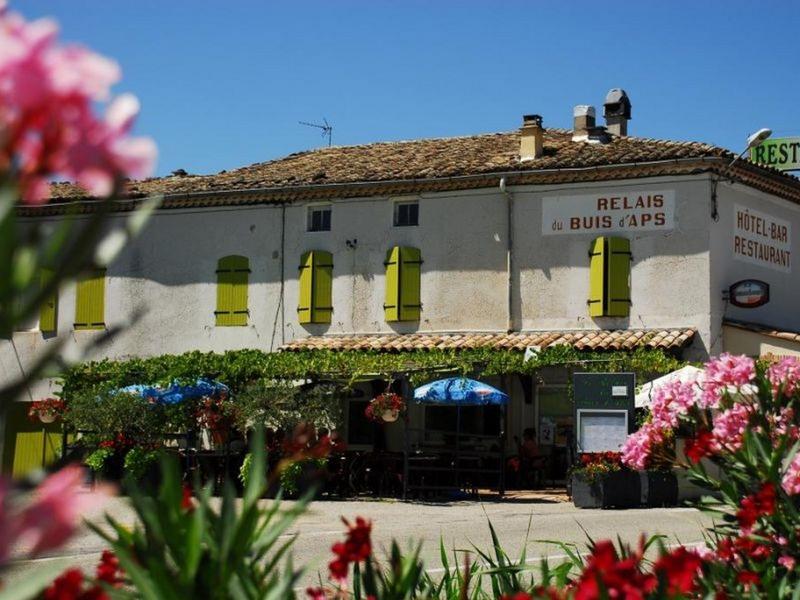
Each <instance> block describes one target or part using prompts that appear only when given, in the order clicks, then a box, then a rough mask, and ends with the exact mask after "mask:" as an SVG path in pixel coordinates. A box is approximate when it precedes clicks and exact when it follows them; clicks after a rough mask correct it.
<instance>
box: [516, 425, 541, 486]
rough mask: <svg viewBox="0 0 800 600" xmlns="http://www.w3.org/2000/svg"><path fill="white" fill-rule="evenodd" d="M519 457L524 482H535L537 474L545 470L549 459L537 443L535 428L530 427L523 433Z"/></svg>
mask: <svg viewBox="0 0 800 600" xmlns="http://www.w3.org/2000/svg"><path fill="white" fill-rule="evenodd" d="M519 457H520V462H521V465H520V467H521V471H522V473H521V475H522V480H523V481H527V480H533V479H535V478H536V474H537V473H542V472H543V471H544V470H545V466H546V464H547V457H546V456H543V455H542V453H541V450H540V449H539V444H537V443H536V430H535V429H534V428H533V427H528V428H527V429H525V431H523V432H522V443H521V444H519Z"/></svg>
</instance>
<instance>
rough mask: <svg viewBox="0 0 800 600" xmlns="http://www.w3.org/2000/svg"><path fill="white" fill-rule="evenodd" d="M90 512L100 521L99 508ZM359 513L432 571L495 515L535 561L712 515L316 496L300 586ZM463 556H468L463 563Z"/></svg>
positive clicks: (694, 528)
mask: <svg viewBox="0 0 800 600" xmlns="http://www.w3.org/2000/svg"><path fill="white" fill-rule="evenodd" d="M103 510H104V511H106V512H108V513H110V514H112V515H113V516H114V517H115V518H117V519H119V520H120V521H121V522H123V523H129V524H131V525H133V523H134V517H133V514H132V513H131V511H130V510H129V508H128V507H127V504H126V500H125V499H124V498H112V499H110V500H109V501H108V503H107V504H106V506H105V507H104V508H103ZM86 516H87V518H88V519H90V520H93V521H95V522H99V520H100V519H101V518H102V511H100V512H95V513H91V514H88V515H86ZM356 516H363V517H366V518H368V519H372V521H373V530H372V531H373V543H374V546H375V548H376V552H377V555H378V556H379V557H381V556H385V554H386V551H387V550H388V547H389V544H390V543H391V540H392V539H395V540H397V541H398V542H399V543H400V545H401V547H403V548H411V547H413V546H415V545H416V544H417V543H418V542H422V543H423V546H422V554H421V556H422V558H423V560H424V563H425V566H426V568H427V569H428V570H429V571H432V572H434V573H435V572H437V571H438V572H441V571H442V568H441V567H442V566H441V561H440V558H439V539H440V538H441V539H443V540H444V543H445V546H446V547H447V548H449V549H457V550H468V549H470V548H472V545H473V544H474V545H476V546H478V547H481V548H487V549H488V548H489V547H490V545H491V541H490V533H489V527H488V522H489V521H490V520H491V522H492V524H493V525H494V527H495V530H496V531H497V535H498V537H499V539H500V541H501V543H502V545H503V547H504V549H505V550H506V552H507V553H508V555H509V556H511V557H512V558H516V557H518V556H519V554H520V552H521V550H522V548H523V546H525V547H526V548H527V556H528V560H529V562H531V563H532V564H533V563H535V564H538V562H539V558H540V557H542V556H548V557H550V558H551V561H552V562H553V563H558V562H561V560H562V559H563V550H562V549H561V548H560V547H558V546H557V545H556V544H553V543H550V542H548V541H545V540H554V541H559V542H562V543H566V544H576V545H577V546H578V548H579V549H580V550H584V549H585V546H586V542H587V536H589V537H591V538H592V539H595V540H600V539H604V538H612V539H616V538H617V537H620V538H621V539H622V540H624V541H627V542H630V543H632V544H635V543H636V542H637V541H638V539H639V537H640V535H641V534H642V533H645V534H647V535H654V534H662V535H665V536H667V538H668V539H667V540H666V543H668V544H671V543H678V542H679V543H683V544H687V545H691V544H697V543H699V542H702V540H703V530H704V528H705V527H707V526H708V525H710V523H711V521H710V518H709V517H708V516H707V515H704V514H702V513H700V512H699V511H697V510H695V509H692V508H651V509H628V510H599V509H578V508H575V507H574V506H573V505H572V503H571V502H566V501H565V497H564V496H563V495H562V494H559V493H557V492H555V491H553V492H552V493H548V492H544V493H537V494H525V495H522V494H518V495H512V496H510V497H506V498H505V499H497V498H496V497H489V498H487V499H485V500H483V501H475V500H465V501H455V502H447V503H441V502H402V501H396V500H369V501H366V500H352V501H331V500H324V501H318V502H315V503H313V504H312V505H311V506H310V507H309V509H308V511H307V512H306V513H305V514H304V515H303V516H302V517H301V518H300V519H298V521H297V522H296V523H295V525H294V527H293V528H292V530H291V533H290V534H297V540H296V542H295V544H294V557H295V564H298V565H306V573H305V575H304V576H303V580H302V584H303V586H305V585H309V584H314V583H317V582H318V580H319V575H318V573H321V574H322V577H323V579H324V578H325V577H326V573H327V563H328V561H329V560H330V559H331V554H330V547H331V545H332V544H333V543H334V542H335V541H338V540H340V539H342V538H343V537H344V525H343V524H342V522H341V517H345V518H347V519H350V520H353V519H354V518H355V517H356ZM104 548H105V545H104V544H103V542H102V540H101V539H100V538H98V536H97V535H95V534H94V533H92V532H91V531H89V530H87V529H83V530H82V531H80V532H79V534H78V535H76V536H75V537H74V538H73V539H72V540H71V541H70V542H69V544H68V545H67V546H66V547H64V548H62V549H61V550H60V551H58V552H55V553H52V554H50V555H48V556H45V557H42V558H39V559H36V560H30V561H21V562H17V563H15V565H14V567H13V569H12V570H11V572H10V573H8V574H7V580H8V582H9V583H10V582H12V581H14V580H16V579H18V578H23V577H25V575H26V573H31V572H32V570H36V569H40V568H42V567H47V568H48V569H53V570H56V569H58V570H60V569H63V568H66V567H68V566H79V567H81V568H83V569H85V570H87V571H89V572H90V571H93V570H94V566H95V565H96V564H97V561H98V559H99V557H100V553H101V552H102V550H103V549H104ZM462 561H463V557H461V558H459V560H458V563H461V562H462ZM452 563H453V561H452V560H451V564H452Z"/></svg>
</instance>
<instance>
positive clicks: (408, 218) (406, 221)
mask: <svg viewBox="0 0 800 600" xmlns="http://www.w3.org/2000/svg"><path fill="white" fill-rule="evenodd" d="M416 225H419V202H417V201H416V200H413V201H411V202H395V204H394V226H395V227H413V226H416Z"/></svg>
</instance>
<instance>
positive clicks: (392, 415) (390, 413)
mask: <svg viewBox="0 0 800 600" xmlns="http://www.w3.org/2000/svg"><path fill="white" fill-rule="evenodd" d="M399 416H400V411H399V410H385V411H383V414H382V415H381V419H383V422H384V423H394V422H395V421H397V418H398V417H399Z"/></svg>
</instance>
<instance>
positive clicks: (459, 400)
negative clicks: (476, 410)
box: [414, 377, 508, 406]
mask: <svg viewBox="0 0 800 600" xmlns="http://www.w3.org/2000/svg"><path fill="white" fill-rule="evenodd" d="M414 400H415V401H416V402H418V403H421V404H438V405H442V406H486V405H487V404H493V405H505V404H507V403H508V394H506V393H505V392H501V391H500V390H498V389H497V388H494V387H492V386H490V385H488V384H486V383H483V382H482V381H475V380H474V379H467V378H465V377H449V378H447V379H440V380H439V381H432V382H431V383H426V384H425V385H423V386H420V387H418V388H417V389H415V390H414Z"/></svg>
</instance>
